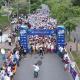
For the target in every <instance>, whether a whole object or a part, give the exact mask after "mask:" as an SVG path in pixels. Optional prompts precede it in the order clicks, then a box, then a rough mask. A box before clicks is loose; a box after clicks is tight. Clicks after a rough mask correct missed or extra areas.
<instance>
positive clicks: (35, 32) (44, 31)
mask: <svg viewBox="0 0 80 80" xmlns="http://www.w3.org/2000/svg"><path fill="white" fill-rule="evenodd" d="M54 34H55V30H49V29H28V35H54Z"/></svg>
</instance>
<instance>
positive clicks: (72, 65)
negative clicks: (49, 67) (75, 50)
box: [64, 52, 80, 80]
mask: <svg viewBox="0 0 80 80" xmlns="http://www.w3.org/2000/svg"><path fill="white" fill-rule="evenodd" d="M69 53H70V52H69ZM69 53H68V52H67V55H68V61H69V63H68V64H66V63H65V66H64V68H65V70H67V71H68V72H69V73H70V74H71V75H72V77H73V80H80V76H79V68H78V66H77V65H76V62H74V61H72V60H71V58H70V55H69ZM70 54H71V53H70ZM71 57H72V58H73V56H72V55H71ZM66 65H67V66H66ZM76 66H77V68H78V71H77V69H76Z"/></svg>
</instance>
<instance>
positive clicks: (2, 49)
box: [1, 48, 6, 61]
mask: <svg viewBox="0 0 80 80" xmlns="http://www.w3.org/2000/svg"><path fill="white" fill-rule="evenodd" d="M1 54H2V59H3V61H4V60H5V59H6V51H5V49H4V48H1Z"/></svg>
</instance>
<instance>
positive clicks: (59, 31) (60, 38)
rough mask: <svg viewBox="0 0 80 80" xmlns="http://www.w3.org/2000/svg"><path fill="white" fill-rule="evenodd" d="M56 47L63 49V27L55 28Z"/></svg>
mask: <svg viewBox="0 0 80 80" xmlns="http://www.w3.org/2000/svg"><path fill="white" fill-rule="evenodd" d="M56 44H57V47H58V49H59V47H64V46H65V28H64V26H58V27H57V43H56Z"/></svg>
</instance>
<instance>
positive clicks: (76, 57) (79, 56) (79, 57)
mask: <svg viewBox="0 0 80 80" xmlns="http://www.w3.org/2000/svg"><path fill="white" fill-rule="evenodd" d="M72 55H73V57H74V60H75V62H76V63H77V65H78V67H79V69H80V54H78V53H76V52H72Z"/></svg>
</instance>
